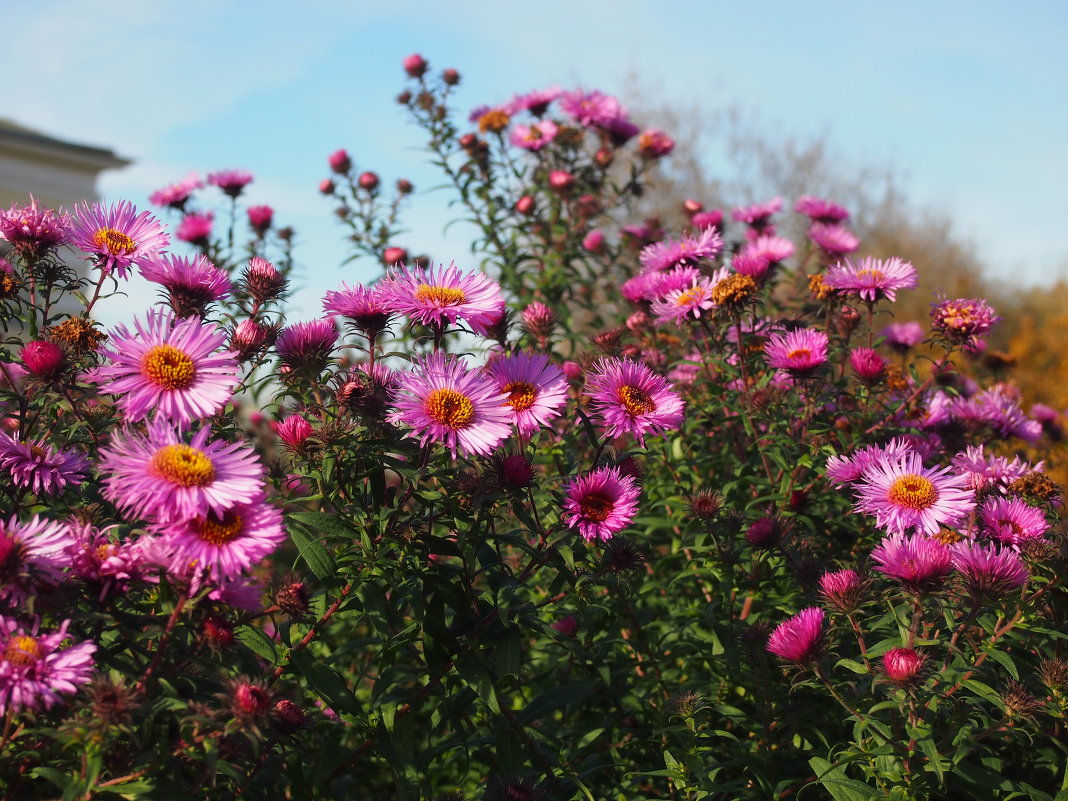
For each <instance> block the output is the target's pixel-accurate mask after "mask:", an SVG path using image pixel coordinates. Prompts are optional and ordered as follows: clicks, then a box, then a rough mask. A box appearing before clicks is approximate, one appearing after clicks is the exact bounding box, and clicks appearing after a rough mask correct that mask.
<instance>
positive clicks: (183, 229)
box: [174, 211, 215, 246]
mask: <svg viewBox="0 0 1068 801" xmlns="http://www.w3.org/2000/svg"><path fill="white" fill-rule="evenodd" d="M214 224H215V212H212V211H207V212H204V213H203V214H198V213H196V212H191V213H189V214H187V215H185V216H184V217H182V221H181V222H180V223H178V228H177V230H175V232H174V235H175V236H176V237H177V238H178V239H180V240H182V241H183V242H188V243H189V244H191V245H197V246H203V245H207V244H208V242H209V241H210V240H211V229H212V226H213V225H214Z"/></svg>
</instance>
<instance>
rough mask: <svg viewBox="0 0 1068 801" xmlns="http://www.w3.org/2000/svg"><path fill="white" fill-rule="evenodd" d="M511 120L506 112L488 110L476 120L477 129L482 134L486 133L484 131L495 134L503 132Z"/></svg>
mask: <svg viewBox="0 0 1068 801" xmlns="http://www.w3.org/2000/svg"><path fill="white" fill-rule="evenodd" d="M511 119H512V118H511V117H509V116H508V114H507V112H504V111H501V110H500V109H499V108H495V109H490V110H489V111H487V112H486V113H485V114H483V115H482V116H481V117H479V118H478V129H479V130H480V131H482V133H486V131H493V132H494V133H497V131H503V130H504V129H505V128H507V127H508V123H509V122H511Z"/></svg>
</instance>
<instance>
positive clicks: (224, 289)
mask: <svg viewBox="0 0 1068 801" xmlns="http://www.w3.org/2000/svg"><path fill="white" fill-rule="evenodd" d="M141 275H142V276H144V277H145V278H146V279H148V280H149V281H152V282H154V283H157V284H161V285H162V286H163V287H164V288H165V289H166V290H167V294H168V296H169V301H170V305H171V308H172V309H173V310H174V313H175V314H176V315H178V316H179V317H189V316H190V315H194V314H197V315H199V314H202V313H203V312H204V309H205V308H206V307H207V305H208V304H209V303H211V302H213V301H216V300H222V299H223V298H225V297H228V296H229V295H230V292H231V291H232V289H233V288H232V287H231V286H230V278H229V276H227V274H226V273H225V272H224V271H222V270H220V269H219V268H218V267H216V266H215V265H214V264H212V263H211V262H210V261H208V259H207V258H206V257H205V256H203V255H201V254H199V253H198V254H197V255H196V256H193V257H188V256H174V255H171V254H166V255H158V256H154V257H151V258H148V259H146V260H144V261H143V262H141Z"/></svg>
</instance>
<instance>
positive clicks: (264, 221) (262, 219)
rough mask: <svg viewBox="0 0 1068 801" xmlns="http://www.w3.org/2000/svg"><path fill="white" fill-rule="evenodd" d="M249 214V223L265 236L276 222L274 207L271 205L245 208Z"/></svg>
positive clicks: (253, 228) (254, 229)
mask: <svg viewBox="0 0 1068 801" xmlns="http://www.w3.org/2000/svg"><path fill="white" fill-rule="evenodd" d="M245 214H247V215H248V224H249V227H250V228H252V230H253V231H255V232H256V233H257V234H259V235H260V236H263V235H264V234H266V233H267V231H268V230H269V229H270V227H271V223H272V222H274V209H272V208H271V207H270V206H249V207H248V208H247V209H246V210H245Z"/></svg>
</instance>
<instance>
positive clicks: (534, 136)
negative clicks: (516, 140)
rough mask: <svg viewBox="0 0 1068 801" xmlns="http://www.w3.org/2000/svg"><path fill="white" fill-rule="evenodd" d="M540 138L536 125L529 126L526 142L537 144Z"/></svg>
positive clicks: (539, 129) (540, 133) (539, 130)
mask: <svg viewBox="0 0 1068 801" xmlns="http://www.w3.org/2000/svg"><path fill="white" fill-rule="evenodd" d="M542 136H543V134H542V132H541V128H538V127H537V126H536V125H531V126H530V130H529V131H527V136H526V140H527V141H528V142H537V141H539V140H540V139H541V137H542Z"/></svg>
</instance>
